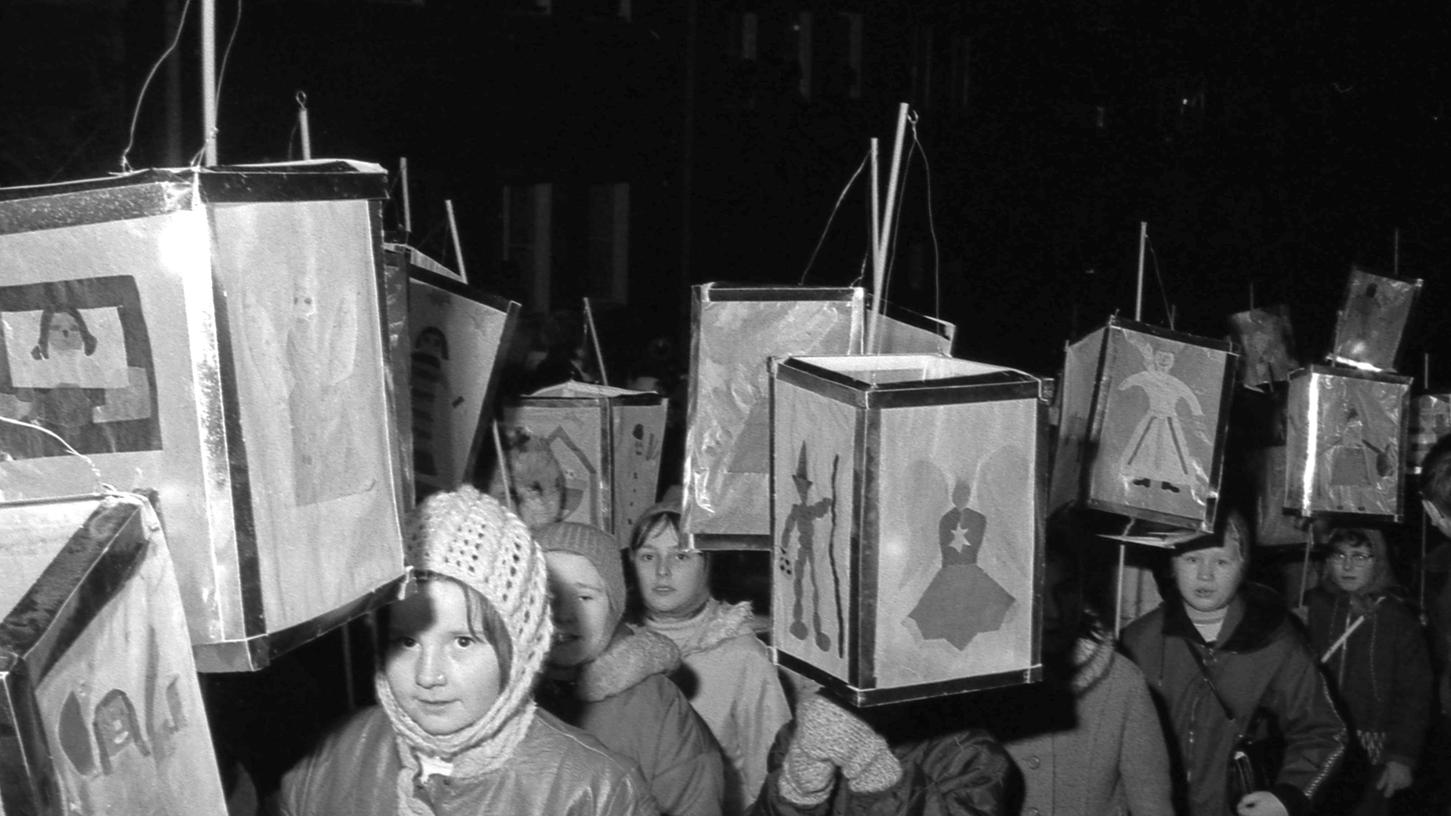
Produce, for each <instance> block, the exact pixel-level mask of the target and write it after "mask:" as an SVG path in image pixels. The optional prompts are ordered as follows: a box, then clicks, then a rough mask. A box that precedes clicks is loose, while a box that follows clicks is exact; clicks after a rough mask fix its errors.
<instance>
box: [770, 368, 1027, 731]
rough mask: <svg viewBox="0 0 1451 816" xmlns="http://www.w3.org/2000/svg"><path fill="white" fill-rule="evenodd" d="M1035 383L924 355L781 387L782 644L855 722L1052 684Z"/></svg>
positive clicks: (806, 377) (775, 441) (792, 378)
mask: <svg viewBox="0 0 1451 816" xmlns="http://www.w3.org/2000/svg"><path fill="white" fill-rule="evenodd" d="M1040 394H1041V388H1040V383H1039V381H1038V380H1037V379H1035V378H1033V377H1030V376H1028V375H1026V374H1022V373H1019V372H1016V371H1012V370H1010V369H1004V368H999V367H997V366H990V365H984V364H980V363H973V362H968V361H965V360H956V359H952V358H949V357H943V356H937V355H923V354H904V355H865V356H829V357H827V356H823V357H810V356H808V357H791V358H789V359H787V360H785V361H783V362H781V363H780V364H779V366H777V368H776V371H775V373H774V375H773V380H772V395H771V400H772V428H773V434H772V449H773V456H772V463H773V464H772V512H771V516H772V544H773V550H774V552H773V558H772V564H773V581H772V585H773V589H772V609H773V610H775V612H774V614H773V615H772V618H773V626H774V630H773V642H774V644H775V646H776V650H777V655H778V657H779V659H780V661H781V663H782V665H785V666H788V667H790V668H792V669H794V670H796V671H799V672H801V673H802V674H805V675H806V676H808V677H810V678H812V679H814V680H816V681H817V682H820V683H822V684H824V685H826V686H828V687H830V688H832V689H834V690H836V691H837V692H839V693H840V694H842V695H843V696H844V697H845V698H847V699H850V700H852V701H853V702H855V703H856V704H857V705H876V704H880V703H887V702H892V701H899V700H909V699H919V698H925V697H933V696H939V695H944V694H951V693H955V692H961V691H969V690H974V689H980V688H987V687H991V686H998V685H1006V684H1013V683H1022V682H1028V681H1030V680H1032V679H1034V678H1036V677H1037V676H1038V674H1039V672H1040V666H1039V648H1038V638H1039V633H1040V614H1039V610H1038V608H1037V591H1038V588H1039V586H1040V581H1041V558H1040V555H1041V538H1040V529H1039V524H1038V521H1039V518H1040V511H1041V491H1040V488H1039V476H1040V474H1041V473H1042V468H1043V463H1044V461H1045V458H1046V454H1045V446H1044V438H1045V433H1046V406H1045V404H1044V402H1043V400H1042V399H1041V396H1040Z"/></svg>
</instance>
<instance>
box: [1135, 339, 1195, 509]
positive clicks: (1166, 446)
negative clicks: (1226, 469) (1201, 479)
mask: <svg viewBox="0 0 1451 816" xmlns="http://www.w3.org/2000/svg"><path fill="white" fill-rule="evenodd" d="M1136 345H1138V349H1139V352H1140V353H1142V354H1143V355H1144V365H1145V366H1146V368H1145V369H1144V370H1143V371H1140V372H1138V373H1136V374H1132V375H1130V376H1128V377H1125V378H1124V381H1123V382H1122V383H1120V384H1119V390H1120V391H1124V390H1127V389H1129V388H1141V389H1143V391H1144V395H1145V396H1146V397H1148V400H1149V407H1148V410H1147V411H1146V412H1145V413H1144V416H1143V418H1142V419H1140V420H1139V424H1138V426H1137V427H1135V428H1134V431H1133V433H1132V434H1131V435H1130V436H1129V444H1128V446H1127V447H1126V448H1124V452H1123V456H1122V458H1121V459H1120V462H1119V468H1120V470H1121V471H1122V472H1123V474H1124V476H1125V478H1126V479H1128V481H1129V483H1130V484H1133V485H1137V486H1139V487H1147V488H1152V487H1154V486H1155V485H1157V486H1158V488H1159V489H1161V490H1166V491H1168V492H1170V493H1179V492H1181V491H1182V490H1184V489H1186V488H1188V487H1190V486H1191V485H1192V484H1193V483H1194V481H1195V476H1194V466H1193V460H1192V459H1191V454H1190V452H1189V448H1188V446H1187V444H1186V439H1185V435H1184V420H1183V418H1182V417H1180V415H1179V403H1180V402H1181V401H1182V402H1184V403H1187V404H1188V406H1189V410H1190V412H1191V413H1192V414H1193V416H1195V417H1203V416H1204V409H1203V408H1202V407H1201V406H1200V404H1199V398H1198V397H1196V396H1194V392H1193V391H1191V390H1190V389H1189V386H1187V385H1185V384H1184V381H1183V380H1180V379H1179V378H1178V377H1175V376H1174V375H1172V374H1170V373H1169V371H1170V369H1172V368H1173V367H1174V353H1173V352H1170V351H1155V350H1154V349H1153V347H1152V346H1150V345H1149V344H1148V343H1146V342H1145V343H1143V344H1142V345H1139V344H1136Z"/></svg>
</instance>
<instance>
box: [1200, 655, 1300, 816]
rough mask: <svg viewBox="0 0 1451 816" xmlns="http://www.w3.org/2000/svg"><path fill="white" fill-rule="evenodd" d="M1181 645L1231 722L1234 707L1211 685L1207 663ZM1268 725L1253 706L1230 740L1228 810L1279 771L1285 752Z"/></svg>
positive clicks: (1262, 713)
mask: <svg viewBox="0 0 1451 816" xmlns="http://www.w3.org/2000/svg"><path fill="white" fill-rule="evenodd" d="M1185 647H1186V648H1188V649H1189V654H1190V655H1192V656H1193V658H1194V663H1195V665H1197V666H1198V667H1199V673H1200V674H1201V675H1203V676H1204V682H1205V683H1207V684H1208V685H1209V690H1210V691H1211V692H1212V693H1213V694H1214V699H1215V700H1217V701H1219V707H1220V708H1222V709H1224V716H1225V717H1226V718H1228V719H1229V721H1230V722H1234V709H1232V708H1230V707H1229V703H1228V702H1227V701H1226V700H1225V699H1224V695H1223V694H1220V693H1219V686H1217V685H1215V683H1214V678H1213V677H1211V676H1210V674H1209V669H1208V667H1206V666H1205V665H1204V658H1203V657H1202V656H1200V654H1199V651H1198V650H1197V649H1195V648H1194V647H1193V646H1192V645H1190V644H1187V643H1186V644H1185ZM1272 725H1273V721H1272V718H1271V717H1269V716H1268V715H1267V713H1266V712H1265V711H1264V710H1263V709H1259V708H1257V709H1255V713H1254V716H1253V717H1251V718H1250V721H1249V724H1248V725H1246V726H1245V729H1244V730H1243V731H1240V732H1239V733H1238V735H1237V736H1236V737H1235V738H1234V744H1233V745H1231V746H1230V749H1229V763H1228V765H1229V766H1228V773H1227V774H1226V776H1227V778H1226V779H1225V795H1226V797H1227V798H1226V802H1227V803H1228V804H1229V808H1230V811H1231V812H1233V810H1234V806H1235V804H1236V803H1237V802H1239V800H1240V799H1242V798H1244V796H1245V794H1248V793H1253V792H1254V791H1261V790H1269V788H1270V786H1271V785H1273V784H1274V782H1275V777H1276V776H1277V775H1278V774H1279V772H1280V762H1281V760H1282V759H1283V758H1284V756H1285V744H1284V740H1283V739H1282V738H1281V737H1280V735H1279V734H1278V733H1276V731H1275V729H1273V728H1272V727H1271V726H1272Z"/></svg>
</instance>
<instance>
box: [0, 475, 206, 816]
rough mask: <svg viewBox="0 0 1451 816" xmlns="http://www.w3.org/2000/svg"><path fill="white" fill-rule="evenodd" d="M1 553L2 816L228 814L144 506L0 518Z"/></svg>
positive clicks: (183, 633) (12, 510)
mask: <svg viewBox="0 0 1451 816" xmlns="http://www.w3.org/2000/svg"><path fill="white" fill-rule="evenodd" d="M0 541H4V542H5V557H6V565H7V569H5V570H4V571H3V573H0V813H188V814H190V813H195V814H200V815H205V814H214V815H215V816H222V814H225V813H226V804H225V802H224V800H223V795H222V785H221V780H220V778H219V776H218V773H217V760H216V757H215V756H214V755H213V750H212V739H211V733H210V730H209V728H208V723H207V712H206V710H205V708H204V707H203V705H202V697H201V689H200V687H199V685H198V682H197V674H196V666H195V664H194V663H193V660H192V652H191V641H190V637H189V636H188V634H187V625H186V620H185V618H184V617H183V614H182V607H181V596H180V594H179V592H178V589H177V583H176V576H175V573H174V571H173V568H172V563H171V559H170V558H169V557H168V554H167V545H166V539H165V536H164V535H163V534H162V531H161V525H160V523H158V521H157V519H156V514H155V513H154V512H153V511H152V508H151V505H150V504H149V502H148V501H147V500H146V499H145V498H142V497H141V496H138V495H135V494H110V495H100V496H80V497H76V496H73V497H69V498H64V499H57V500H51V501H35V502H27V503H23V504H12V505H6V506H0Z"/></svg>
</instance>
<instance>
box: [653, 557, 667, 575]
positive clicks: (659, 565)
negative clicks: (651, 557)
mask: <svg viewBox="0 0 1451 816" xmlns="http://www.w3.org/2000/svg"><path fill="white" fill-rule="evenodd" d="M655 574H656V575H659V576H661V577H662V578H666V577H669V576H670V559H669V558H660V559H657V560H656V561H655Z"/></svg>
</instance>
